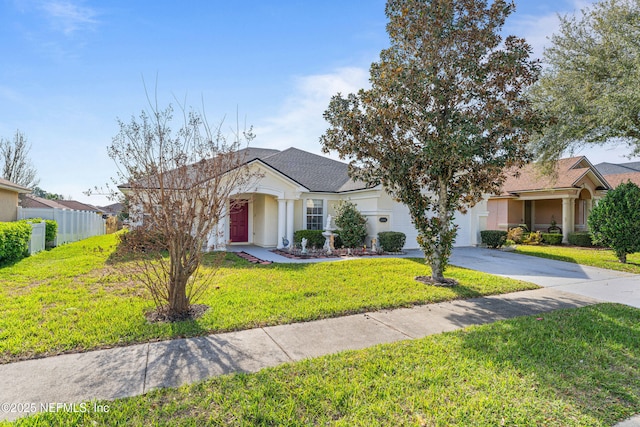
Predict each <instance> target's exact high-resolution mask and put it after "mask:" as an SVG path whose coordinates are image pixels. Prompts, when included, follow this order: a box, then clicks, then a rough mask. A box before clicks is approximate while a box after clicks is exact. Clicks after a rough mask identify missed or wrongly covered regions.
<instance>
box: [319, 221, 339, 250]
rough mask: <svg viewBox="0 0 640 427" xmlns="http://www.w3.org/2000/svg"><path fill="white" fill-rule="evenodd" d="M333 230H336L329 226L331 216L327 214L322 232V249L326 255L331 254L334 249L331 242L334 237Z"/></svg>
mask: <svg viewBox="0 0 640 427" xmlns="http://www.w3.org/2000/svg"><path fill="white" fill-rule="evenodd" d="M335 229H336V228H335V227H332V226H331V214H329V215H327V223H326V224H325V226H324V231H323V232H322V235H323V236H324V247H323V249H324V250H325V251H326V252H327V255H331V253H332V252H333V251H334V250H335V249H336V248H335V247H334V246H333V242H334V239H335V236H336V235H335V234H334V233H333V231H334V230H335Z"/></svg>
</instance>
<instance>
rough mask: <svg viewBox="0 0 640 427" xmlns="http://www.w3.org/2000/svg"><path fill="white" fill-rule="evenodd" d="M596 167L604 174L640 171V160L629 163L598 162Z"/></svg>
mask: <svg viewBox="0 0 640 427" xmlns="http://www.w3.org/2000/svg"><path fill="white" fill-rule="evenodd" d="M595 167H596V169H598V171H599V172H600V173H601V174H602V175H605V176H606V175H619V174H623V173H633V172H640V162H629V163H607V162H603V163H598V164H597V165H596V166H595Z"/></svg>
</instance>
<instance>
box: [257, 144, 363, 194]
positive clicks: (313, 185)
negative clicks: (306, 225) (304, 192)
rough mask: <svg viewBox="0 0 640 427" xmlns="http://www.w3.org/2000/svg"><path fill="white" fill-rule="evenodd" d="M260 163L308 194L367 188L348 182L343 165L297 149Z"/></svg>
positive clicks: (361, 183) (345, 168) (275, 155)
mask: <svg viewBox="0 0 640 427" xmlns="http://www.w3.org/2000/svg"><path fill="white" fill-rule="evenodd" d="M260 160H261V161H262V162H263V163H265V164H267V165H269V166H271V167H272V168H274V169H276V170H277V171H279V172H280V173H282V174H283V175H286V176H287V177H289V178H291V179H292V180H294V181H295V182H297V183H298V184H301V185H302V186H304V187H306V188H307V189H309V191H314V192H328V193H338V192H344V191H354V190H362V189H365V188H368V187H367V185H366V184H365V183H364V182H355V181H353V180H352V179H351V178H349V174H348V167H349V166H348V165H347V164H346V163H342V162H339V161H337V160H333V159H329V158H327V157H323V156H319V155H317V154H313V153H309V152H307V151H303V150H299V149H297V148H288V149H286V150H284V151H280V152H278V153H275V154H272V155H270V156H267V157H264V158H261V159H260Z"/></svg>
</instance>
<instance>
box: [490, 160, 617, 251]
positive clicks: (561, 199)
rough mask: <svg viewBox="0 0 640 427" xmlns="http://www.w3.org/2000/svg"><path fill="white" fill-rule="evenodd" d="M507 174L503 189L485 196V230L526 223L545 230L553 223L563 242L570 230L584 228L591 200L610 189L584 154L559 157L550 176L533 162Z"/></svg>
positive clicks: (534, 229)
mask: <svg viewBox="0 0 640 427" xmlns="http://www.w3.org/2000/svg"><path fill="white" fill-rule="evenodd" d="M509 175H510V176H509V177H508V178H507V180H506V181H505V183H504V185H503V186H502V192H501V193H500V194H498V195H493V196H490V197H489V198H488V201H487V209H488V211H489V216H488V219H487V229H492V230H507V229H509V228H512V227H516V226H518V225H519V224H526V225H527V227H528V228H529V230H532V231H546V230H547V229H548V228H549V227H551V225H552V224H553V222H556V223H557V226H559V227H560V228H561V229H562V234H563V242H565V243H566V242H567V237H568V235H569V233H571V232H574V231H585V230H586V229H587V218H588V216H589V213H590V212H591V209H592V207H593V202H594V200H598V199H600V198H601V197H603V196H604V194H605V192H606V191H607V190H609V189H610V188H611V186H610V185H609V183H608V182H607V180H606V179H605V178H604V177H603V176H602V174H601V173H600V172H599V171H598V169H596V167H594V166H593V165H592V164H591V163H590V162H589V160H587V158H586V157H584V156H581V157H571V158H568V159H561V160H559V161H558V163H557V165H556V171H555V174H554V175H553V176H547V175H543V174H542V172H541V171H540V170H539V168H538V167H537V166H536V165H535V164H529V165H527V166H525V167H524V168H522V169H520V170H519V171H518V173H517V174H516V171H512V172H511V173H510V174H509Z"/></svg>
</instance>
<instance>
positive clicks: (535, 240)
mask: <svg viewBox="0 0 640 427" xmlns="http://www.w3.org/2000/svg"><path fill="white" fill-rule="evenodd" d="M540 242H542V236H541V234H540V232H539V231H534V232H532V233H529V235H528V236H527V237H525V238H524V239H522V243H524V244H525V245H539V244H540Z"/></svg>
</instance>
